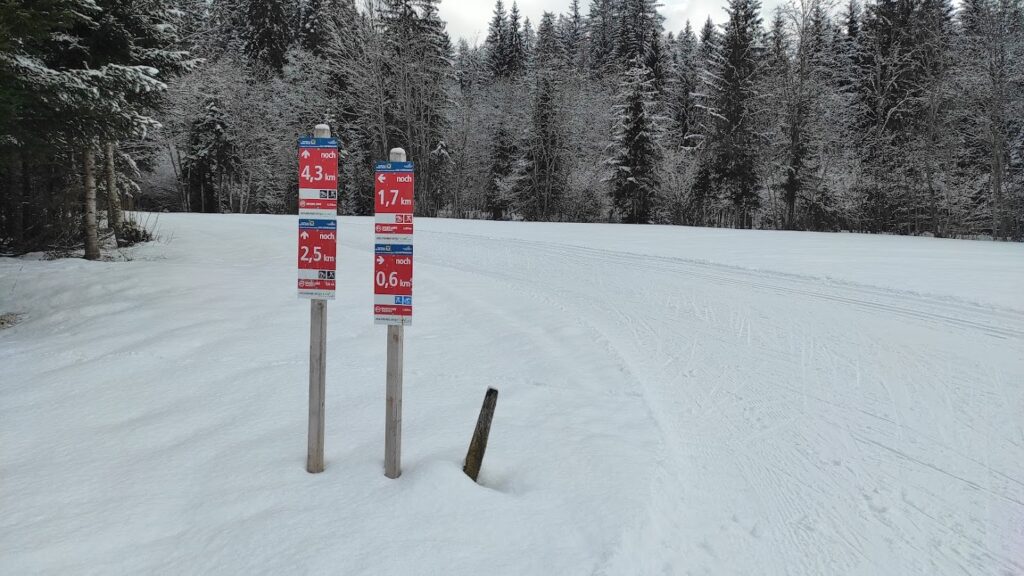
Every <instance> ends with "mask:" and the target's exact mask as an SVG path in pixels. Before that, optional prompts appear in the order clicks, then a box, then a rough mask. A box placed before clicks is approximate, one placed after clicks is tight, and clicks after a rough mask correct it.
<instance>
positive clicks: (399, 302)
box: [395, 296, 412, 306]
mask: <svg viewBox="0 0 1024 576" xmlns="http://www.w3.org/2000/svg"><path fill="white" fill-rule="evenodd" d="M395 306H412V296H395Z"/></svg>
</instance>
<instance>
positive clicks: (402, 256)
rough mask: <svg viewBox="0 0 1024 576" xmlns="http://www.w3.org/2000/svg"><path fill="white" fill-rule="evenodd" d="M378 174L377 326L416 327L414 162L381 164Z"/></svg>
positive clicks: (376, 199)
mask: <svg viewBox="0 0 1024 576" xmlns="http://www.w3.org/2000/svg"><path fill="white" fill-rule="evenodd" d="M376 168H377V171H376V173H375V174H374V192H375V193H374V208H375V209H376V215H375V217H374V218H375V220H376V222H375V223H374V232H375V233H376V235H377V243H376V247H375V250H374V264H373V316H374V321H375V322H376V323H377V324H398V325H407V324H411V323H412V266H413V250H412V233H413V198H414V196H413V190H414V176H413V165H412V162H378V163H377V166H376Z"/></svg>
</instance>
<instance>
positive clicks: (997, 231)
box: [991, 128, 1005, 238]
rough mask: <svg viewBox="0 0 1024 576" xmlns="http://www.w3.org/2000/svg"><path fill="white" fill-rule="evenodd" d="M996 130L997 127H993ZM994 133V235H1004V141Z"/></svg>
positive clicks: (996, 236)
mask: <svg viewBox="0 0 1024 576" xmlns="http://www.w3.org/2000/svg"><path fill="white" fill-rule="evenodd" d="M993 132H995V128H993ZM999 136H1001V135H997V134H995V133H993V137H992V163H991V165H992V237H993V238H1001V237H1003V236H1004V232H1005V231H1004V230H1003V225H1004V220H1003V143H1002V139H1001V138H1000V137H999Z"/></svg>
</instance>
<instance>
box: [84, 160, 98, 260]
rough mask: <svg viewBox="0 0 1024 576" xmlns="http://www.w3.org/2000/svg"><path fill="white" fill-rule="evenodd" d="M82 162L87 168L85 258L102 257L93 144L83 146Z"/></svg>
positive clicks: (85, 178) (85, 172) (85, 174)
mask: <svg viewBox="0 0 1024 576" xmlns="http://www.w3.org/2000/svg"><path fill="white" fill-rule="evenodd" d="M82 162H83V164H84V165H85V169H84V171H83V173H82V181H83V184H84V185H85V213H84V214H83V215H82V226H83V232H84V233H85V259H86V260H99V259H100V240H99V234H98V232H97V230H96V177H95V175H94V173H93V171H94V166H93V151H92V146H91V145H86V146H85V147H84V148H82Z"/></svg>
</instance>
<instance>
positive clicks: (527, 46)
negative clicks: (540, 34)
mask: <svg viewBox="0 0 1024 576" xmlns="http://www.w3.org/2000/svg"><path fill="white" fill-rule="evenodd" d="M536 45H537V33H536V32H535V31H534V30H533V24H532V23H531V22H530V19H529V18H524V19H523V53H524V54H525V56H526V67H527V68H529V67H530V66H531V65H532V63H533V49H534V47H535V46H536Z"/></svg>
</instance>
